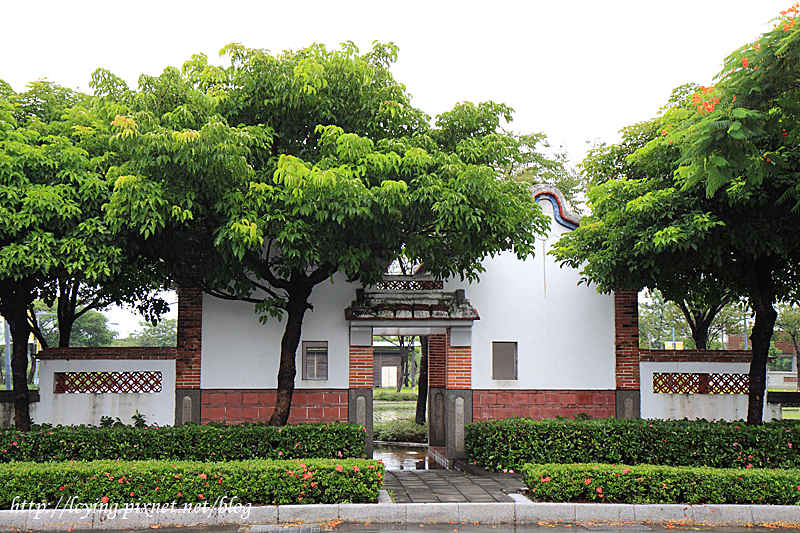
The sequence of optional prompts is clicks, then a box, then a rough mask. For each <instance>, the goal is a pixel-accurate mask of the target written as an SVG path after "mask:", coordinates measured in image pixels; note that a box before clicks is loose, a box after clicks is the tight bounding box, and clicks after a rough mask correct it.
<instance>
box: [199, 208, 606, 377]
mask: <svg viewBox="0 0 800 533" xmlns="http://www.w3.org/2000/svg"><path fill="white" fill-rule="evenodd" d="M540 205H541V206H542V208H543V210H544V212H545V213H546V214H548V215H549V216H551V217H552V216H553V208H552V204H551V203H550V202H549V201H542V202H541V203H540ZM568 231H569V230H568V229H567V228H564V227H563V226H560V225H558V224H556V223H555V222H554V221H553V223H552V224H551V230H550V235H549V236H548V238H547V240H546V241H539V243H538V248H537V250H536V256H535V257H534V258H529V259H527V260H526V261H519V260H518V259H517V258H516V256H514V255H513V254H510V253H506V254H502V255H500V256H498V257H495V258H490V259H487V260H486V261H485V262H484V266H485V267H486V270H487V271H486V272H485V273H484V274H482V275H481V281H480V283H479V284H478V283H473V284H468V283H466V282H458V281H450V282H447V283H446V284H445V290H447V291H454V290H455V289H457V288H465V289H466V296H467V298H468V299H469V300H470V301H471V302H472V305H473V306H475V308H476V309H477V310H478V313H479V314H480V317H481V320H479V321H476V322H475V323H474V326H473V328H472V387H473V388H474V389H481V388H506V389H562V390H565V389H566V390H574V389H577V390H584V389H590V390H610V389H614V388H615V387H616V379H615V374H614V372H615V354H614V298H613V296H612V295H601V294H598V293H597V292H596V290H595V288H594V287H593V286H590V287H587V286H586V285H580V286H579V285H578V279H579V276H578V272H577V271H576V270H574V269H570V268H563V269H562V268H560V267H559V265H558V264H556V263H555V262H554V259H553V257H552V256H549V255H546V252H548V251H549V250H550V248H551V246H552V244H553V243H554V242H555V241H556V240H557V239H558V238H559V237H560V236H561V235H562V234H563V233H566V232H568ZM334 280H335V283H334V284H330V283H328V282H325V283H322V284H320V285H317V286H316V287H314V291H313V292H312V294H311V302H312V303H313V305H314V311H308V312H306V315H305V319H304V321H303V333H302V340H305V341H325V340H326V341H328V355H329V367H328V380H326V381H303V380H301V379H300V377H301V375H302V374H301V372H300V364H301V350H300V349H299V348H298V352H297V360H296V364H297V369H298V375H297V379H296V380H295V383H296V387H297V388H347V387H348V384H349V379H348V376H349V365H348V359H349V349H348V347H349V336H348V323H347V321H346V320H345V319H344V309H345V308H347V307H348V306H349V305H350V302H351V301H352V300H354V299H355V292H356V288H357V287H360V284H350V283H347V282H346V281H345V280H344V277H343V276H341V275H337V276H335V278H334ZM284 325H285V322H279V321H278V320H276V319H272V318H270V319H269V321H268V322H267V323H266V324H260V323H259V322H258V316H257V315H256V314H255V313H254V312H253V304H249V303H241V302H230V301H225V300H220V299H217V298H213V297H210V296H205V297H204V299H203V341H202V353H203V359H202V361H203V362H202V372H201V387H202V388H203V389H258V388H266V389H274V388H276V387H277V373H278V361H279V354H280V339H281V337H282V335H283V330H284ZM492 341H517V342H518V347H519V358H518V359H519V373H518V376H519V379H518V380H515V381H497V380H492V379H491V349H492Z"/></svg>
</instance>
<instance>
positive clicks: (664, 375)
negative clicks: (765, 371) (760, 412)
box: [653, 372, 750, 394]
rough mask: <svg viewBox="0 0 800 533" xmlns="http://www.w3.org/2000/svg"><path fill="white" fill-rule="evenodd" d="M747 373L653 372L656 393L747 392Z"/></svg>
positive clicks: (748, 380)
mask: <svg viewBox="0 0 800 533" xmlns="http://www.w3.org/2000/svg"><path fill="white" fill-rule="evenodd" d="M749 388H750V376H748V375H747V374H689V373H684V374H681V373H677V372H659V373H655V374H653V392H654V393H656V394H659V393H660V394H747V392H748V390H749Z"/></svg>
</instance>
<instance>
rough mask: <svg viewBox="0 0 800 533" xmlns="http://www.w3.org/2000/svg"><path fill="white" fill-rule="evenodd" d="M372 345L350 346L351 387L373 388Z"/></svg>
mask: <svg viewBox="0 0 800 533" xmlns="http://www.w3.org/2000/svg"><path fill="white" fill-rule="evenodd" d="M372 386H373V384H372V346H351V347H350V388H351V389H371V388H372Z"/></svg>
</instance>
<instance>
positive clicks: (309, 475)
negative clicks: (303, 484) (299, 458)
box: [303, 472, 313, 479]
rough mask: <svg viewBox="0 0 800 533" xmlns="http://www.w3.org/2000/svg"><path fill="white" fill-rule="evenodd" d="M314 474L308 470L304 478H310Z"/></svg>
mask: <svg viewBox="0 0 800 533" xmlns="http://www.w3.org/2000/svg"><path fill="white" fill-rule="evenodd" d="M312 475H313V474H312V473H311V472H306V473H305V474H303V479H308V478H310V477H311V476H312Z"/></svg>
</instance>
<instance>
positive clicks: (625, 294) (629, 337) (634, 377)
mask: <svg viewBox="0 0 800 533" xmlns="http://www.w3.org/2000/svg"><path fill="white" fill-rule="evenodd" d="M614 345H615V348H616V377H617V394H616V396H617V399H616V414H617V418H639V416H640V413H641V395H640V386H639V300H638V293H637V292H636V291H627V290H626V291H617V292H615V293H614Z"/></svg>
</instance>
